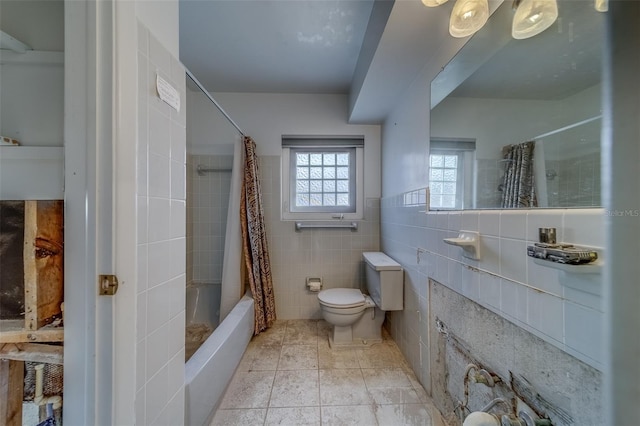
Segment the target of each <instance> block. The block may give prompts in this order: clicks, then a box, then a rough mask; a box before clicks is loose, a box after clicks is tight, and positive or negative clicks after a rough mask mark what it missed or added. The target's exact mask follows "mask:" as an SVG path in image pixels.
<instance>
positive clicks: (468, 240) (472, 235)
mask: <svg viewBox="0 0 640 426" xmlns="http://www.w3.org/2000/svg"><path fill="white" fill-rule="evenodd" d="M443 241H444V242H445V243H447V244H451V245H452V246H458V247H460V248H462V255H463V256H464V257H467V258H469V259H473V260H480V233H478V232H475V231H460V232H459V233H458V237H457V238H445V239H444V240H443Z"/></svg>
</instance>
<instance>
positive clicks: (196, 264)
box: [176, 155, 233, 283]
mask: <svg viewBox="0 0 640 426" xmlns="http://www.w3.org/2000/svg"><path fill="white" fill-rule="evenodd" d="M198 165H202V166H204V167H206V168H216V169H231V167H232V165H233V156H230V155H188V156H187V169H186V170H187V194H188V196H187V203H188V204H187V206H186V223H187V228H188V230H189V231H188V233H187V251H188V256H187V259H188V261H187V282H188V283H191V282H205V283H220V282H221V281H222V263H223V259H224V243H225V233H226V228H227V209H228V206H229V191H230V185H231V172H214V173H207V174H205V175H203V176H200V175H198V173H197V171H196V170H197V167H198ZM176 225H177V223H176Z"/></svg>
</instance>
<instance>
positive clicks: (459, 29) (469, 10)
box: [449, 0, 489, 37]
mask: <svg viewBox="0 0 640 426" xmlns="http://www.w3.org/2000/svg"><path fill="white" fill-rule="evenodd" d="M487 19H489V2H488V1H487V0H457V1H456V4H455V5H454V6H453V11H452V12H451V19H450V20H449V33H450V34H451V35H452V36H453V37H467V36H470V35H471V34H473V33H475V32H476V31H478V30H479V29H480V28H482V26H483V25H484V24H485V23H486V22H487Z"/></svg>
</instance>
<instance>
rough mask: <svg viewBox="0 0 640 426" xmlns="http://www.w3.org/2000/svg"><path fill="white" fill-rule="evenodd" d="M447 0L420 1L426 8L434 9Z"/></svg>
mask: <svg viewBox="0 0 640 426" xmlns="http://www.w3.org/2000/svg"><path fill="white" fill-rule="evenodd" d="M447 1H448V0H422V4H424V5H425V6H427V7H436V6H440V5H441V4H445V3H446V2H447Z"/></svg>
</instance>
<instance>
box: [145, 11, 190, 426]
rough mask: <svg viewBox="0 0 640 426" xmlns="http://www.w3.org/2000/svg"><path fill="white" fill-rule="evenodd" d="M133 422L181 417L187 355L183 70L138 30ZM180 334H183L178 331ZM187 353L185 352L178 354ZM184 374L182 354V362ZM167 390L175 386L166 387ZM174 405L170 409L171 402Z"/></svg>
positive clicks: (146, 33) (160, 45)
mask: <svg viewBox="0 0 640 426" xmlns="http://www.w3.org/2000/svg"><path fill="white" fill-rule="evenodd" d="M137 46H138V55H137V59H138V76H137V77H138V117H137V123H138V134H137V141H136V143H137V147H136V153H137V157H138V158H137V161H136V164H137V170H136V174H137V176H136V179H135V183H136V193H137V220H136V225H137V234H136V235H137V241H138V250H137V268H138V273H137V277H138V280H137V283H135V285H136V286H137V301H136V315H135V319H136V325H135V327H136V342H137V344H136V389H137V392H136V398H137V399H136V401H135V409H136V413H135V416H136V421H137V422H138V424H153V423H157V422H158V419H159V418H160V416H164V417H163V419H166V418H169V417H170V418H173V419H178V418H179V419H180V420H179V421H177V422H176V423H175V424H179V423H180V422H182V421H183V420H182V419H183V417H176V415H180V413H182V416H183V415H184V400H183V399H182V400H180V398H179V397H177V399H176V395H181V394H182V395H184V380H182V381H180V379H179V372H178V368H177V361H178V359H179V358H180V353H183V352H184V310H185V295H184V287H185V284H186V272H187V271H186V260H185V259H186V257H187V250H186V243H185V241H186V240H185V236H186V228H187V227H189V226H193V225H192V224H189V223H188V222H187V223H185V222H186V218H187V215H186V205H185V198H186V188H185V187H186V180H185V176H184V175H185V159H186V145H185V140H186V131H185V124H184V123H185V121H184V106H185V105H186V99H185V94H186V92H185V91H186V81H185V74H184V69H183V68H182V67H181V66H179V62H178V61H177V60H176V59H175V58H172V57H171V55H170V54H169V52H168V50H167V49H165V48H164V47H163V46H162V44H161V43H160V42H159V41H158V40H157V39H156V38H155V37H154V36H153V34H150V32H149V31H148V30H147V29H146V28H145V27H144V25H142V24H141V23H138V41H137ZM156 74H160V75H161V76H162V77H163V78H165V79H166V80H167V81H169V83H170V84H171V85H172V86H173V87H175V88H176V89H177V90H178V92H179V93H180V94H181V97H182V99H181V105H182V108H181V110H182V111H181V113H180V114H172V113H171V108H170V107H169V106H168V105H167V104H165V103H164V102H162V101H161V100H160V99H159V98H158V96H157V93H156V89H155V82H156ZM179 327H181V328H179ZM181 351H182V352H181ZM181 361H182V368H184V355H182V360H181ZM169 385H170V386H169ZM172 401H173V402H172Z"/></svg>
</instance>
